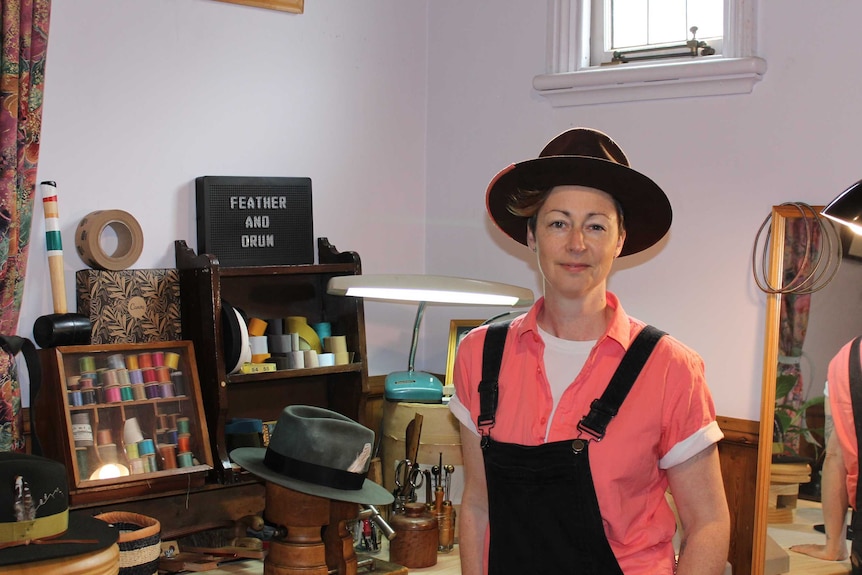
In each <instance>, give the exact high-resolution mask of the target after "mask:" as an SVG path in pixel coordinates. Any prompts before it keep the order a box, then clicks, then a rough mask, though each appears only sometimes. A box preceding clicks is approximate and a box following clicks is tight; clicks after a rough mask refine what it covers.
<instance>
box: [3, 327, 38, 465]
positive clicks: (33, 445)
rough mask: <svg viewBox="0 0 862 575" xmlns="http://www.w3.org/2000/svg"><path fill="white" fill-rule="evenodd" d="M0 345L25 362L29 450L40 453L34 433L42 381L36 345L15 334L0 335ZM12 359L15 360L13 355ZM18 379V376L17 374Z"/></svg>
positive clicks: (35, 453)
mask: <svg viewBox="0 0 862 575" xmlns="http://www.w3.org/2000/svg"><path fill="white" fill-rule="evenodd" d="M0 346H2V347H3V349H5V350H6V351H8V352H9V353H10V354H12V355H13V356H17V355H18V354H19V353H22V354H23V355H24V361H25V362H26V363H27V376H28V378H29V381H30V451H31V453H33V454H34V455H42V445H41V444H40V443H39V438H38V437H37V435H36V396H37V395H39V387H40V386H41V383H42V367H41V364H40V363H39V355H38V354H37V352H36V346H35V345H33V342H32V341H30V340H29V339H27V338H26V337H19V336H17V335H0ZM12 361H15V359H14V357H13V358H12ZM18 378H19V381H20V376H18Z"/></svg>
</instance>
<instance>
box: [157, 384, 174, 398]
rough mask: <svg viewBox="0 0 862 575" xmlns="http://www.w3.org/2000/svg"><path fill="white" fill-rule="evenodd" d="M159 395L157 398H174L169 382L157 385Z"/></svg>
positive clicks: (172, 388) (171, 385) (172, 387)
mask: <svg viewBox="0 0 862 575" xmlns="http://www.w3.org/2000/svg"><path fill="white" fill-rule="evenodd" d="M159 393H160V394H161V395H160V396H159V397H173V396H174V384H173V383H171V382H170V381H165V382H162V383H160V384H159Z"/></svg>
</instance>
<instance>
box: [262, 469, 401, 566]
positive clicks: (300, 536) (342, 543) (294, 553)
mask: <svg viewBox="0 0 862 575" xmlns="http://www.w3.org/2000/svg"><path fill="white" fill-rule="evenodd" d="M264 515H265V516H266V519H267V521H268V522H270V523H272V524H275V525H279V526H281V527H284V529H285V530H286V533H284V537H282V538H274V539H273V540H272V541H271V542H270V546H269V553H267V556H266V559H264V563H263V573H264V575H329V574H330V573H337V574H338V575H357V574H358V573H359V568H360V564H366V563H371V562H373V563H374V572H375V573H377V574H379V575H402V574H406V573H407V569H406V568H404V567H402V566H400V565H393V564H391V563H386V562H385V561H381V560H378V559H368V560H364V561H360V560H359V558H358V556H357V555H356V552H355V551H354V549H353V536H352V535H351V533H350V531H349V530H348V528H347V524H348V522H349V521H354V520H356V518H357V517H358V516H359V504H358V503H350V502H347V501H337V500H334V499H326V498H324V497H318V496H316V495H308V494H305V493H300V492H299V491H295V490H293V489H288V488H286V487H282V486H281V485H277V484H275V483H272V482H270V481H267V482H266V508H265V510H264ZM321 532H322V533H323V535H322V536H321Z"/></svg>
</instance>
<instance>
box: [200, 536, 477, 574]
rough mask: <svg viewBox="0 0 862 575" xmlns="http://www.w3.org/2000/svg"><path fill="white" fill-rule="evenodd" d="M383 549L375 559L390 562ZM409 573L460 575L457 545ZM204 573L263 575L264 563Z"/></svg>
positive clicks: (222, 567) (253, 561) (235, 563)
mask: <svg viewBox="0 0 862 575" xmlns="http://www.w3.org/2000/svg"><path fill="white" fill-rule="evenodd" d="M381 547H382V548H381V551H380V552H379V553H378V554H377V555H374V556H373V557H379V558H380V559H383V560H388V559H389V550H388V546H387V545H386V541H385V540H384V542H383V545H382V546H381ZM367 572H368V571H367V570H363V569H360V570H359V574H360V575H362V574H364V573H367ZM409 572H410V573H436V574H437V575H460V573H461V560H460V558H459V556H458V546H457V545H456V546H455V548H454V549H453V550H452V551H450V552H449V553H438V554H437V564H436V565H434V566H432V567H425V568H424V569H409ZM204 573H209V574H211V575H228V574H231V575H262V574H263V561H260V560H258V559H246V560H240V561H231V562H228V563H222V564H221V565H219V568H218V569H213V570H210V571H205V572H204ZM372 573H373V572H372Z"/></svg>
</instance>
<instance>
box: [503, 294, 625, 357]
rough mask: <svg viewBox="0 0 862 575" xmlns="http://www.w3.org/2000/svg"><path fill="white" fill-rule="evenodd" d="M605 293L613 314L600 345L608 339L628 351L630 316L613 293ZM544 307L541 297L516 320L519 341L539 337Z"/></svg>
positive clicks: (600, 339) (543, 299) (543, 300)
mask: <svg viewBox="0 0 862 575" xmlns="http://www.w3.org/2000/svg"><path fill="white" fill-rule="evenodd" d="M605 293H606V296H607V302H608V307H610V308H611V310H612V311H613V313H612V315H611V321H610V322H609V323H608V329H607V331H605V333H604V335H602V337H600V338H599V343H601V342H602V341H603V340H604V339H605V338H606V337H607V338H610V339H612V340H614V341H616V342H617V343H618V344H619V345H620V346H622V348H623V349H628V347H629V344H630V343H631V339H632V338H631V324H630V321H629V316H628V314H626V312H625V310H624V309H623V306H622V304H620V300H619V298H617V296H616V295H614V294H613V293H611V292H605ZM544 307H545V298H544V297H541V298H539V299H538V300H537V301H536V303H535V304H533V307H531V308H530V311H529V312H527V315H525V316H521V317H520V318H518V320H516V321H519V323H518V325H517V326H515V327H516V328H517V333H518V339H519V340H520V339H521V338H522V337H523V336H524V335H526V334H528V333H535V334H536V335H538V333H539V324H538V321H537V318H538V317H539V313H540V312H541V311H542V309H543V308H544Z"/></svg>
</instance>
